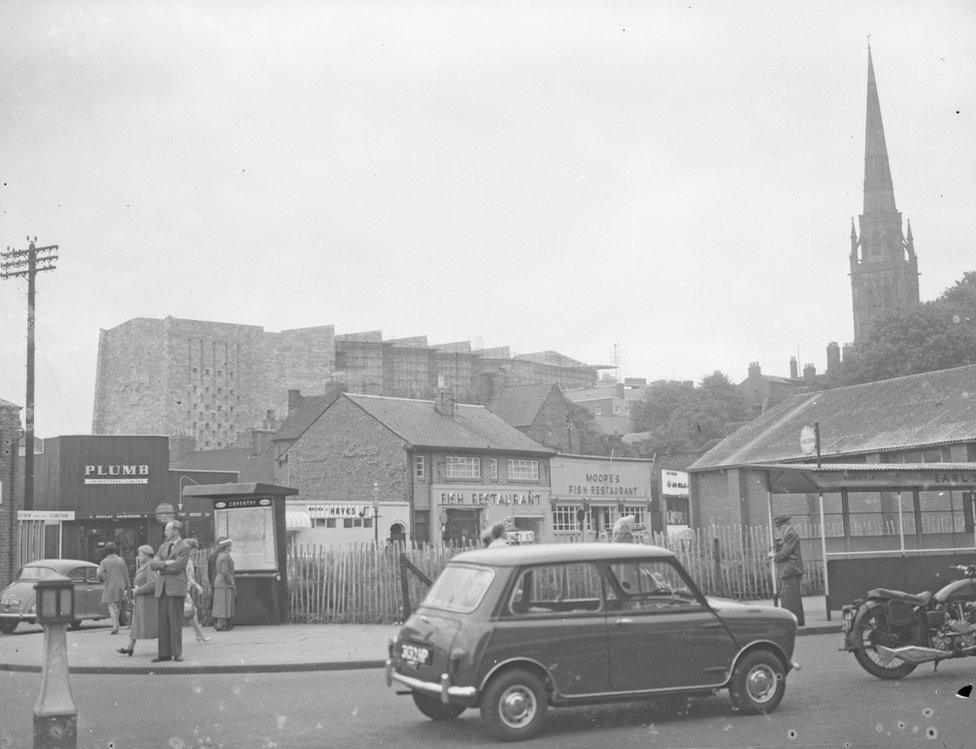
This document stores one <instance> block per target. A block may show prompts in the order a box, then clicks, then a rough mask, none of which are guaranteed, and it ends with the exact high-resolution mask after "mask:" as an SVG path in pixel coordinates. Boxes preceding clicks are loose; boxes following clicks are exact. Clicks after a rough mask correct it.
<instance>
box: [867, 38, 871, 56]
mask: <svg viewBox="0 0 976 749" xmlns="http://www.w3.org/2000/svg"><path fill="white" fill-rule="evenodd" d="M870 51H871V35H870V34H868V52H870Z"/></svg>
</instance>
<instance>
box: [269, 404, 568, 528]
mask: <svg viewBox="0 0 976 749" xmlns="http://www.w3.org/2000/svg"><path fill="white" fill-rule="evenodd" d="M299 408H301V405H300V404H299ZM317 410H319V409H318V406H316V408H315V409H312V411H311V412H310V413H307V414H305V416H303V417H301V418H299V417H298V416H297V415H296V416H295V419H294V420H293V422H292V427H294V429H292V428H291V427H288V428H287V429H285V427H286V426H287V425H288V420H287V419H286V421H285V423H283V425H282V429H279V433H278V435H276V444H279V445H280V446H281V449H280V451H279V452H278V453H277V457H276V460H275V473H276V476H275V481H276V483H279V484H281V485H284V486H291V487H294V488H296V489H298V491H299V494H298V496H297V497H296V498H295V499H293V500H290V501H289V505H290V510H291V512H292V518H293V519H294V520H295V521H296V522H297V521H298V520H299V519H300V518H301V513H304V514H305V515H306V516H307V523H308V525H310V526H311V527H308V528H305V529H302V530H301V531H300V536H299V538H298V539H297V541H298V542H299V543H317V544H327V543H341V542H349V541H373V540H375V539H394V540H399V539H401V538H404V537H406V538H407V539H408V540H412V541H419V542H431V543H471V542H474V543H477V542H478V540H479V539H480V537H481V535H482V534H483V533H484V532H485V531H486V530H487V529H488V528H490V527H491V526H492V525H493V524H494V523H497V522H502V521H505V522H508V523H509V525H510V526H511V527H513V528H515V529H517V530H526V531H532V532H533V534H534V535H535V536H536V537H538V538H544V537H545V535H546V533H547V532H548V529H549V528H551V517H552V512H551V507H550V502H549V497H550V490H549V485H550V478H549V458H550V456H552V455H553V454H554V452H555V451H554V450H552V449H550V448H548V447H545V446H543V445H541V444H539V443H538V442H536V441H534V440H532V439H531V438H530V437H528V436H526V435H525V434H523V433H522V432H520V431H519V430H518V429H516V428H514V427H512V426H510V425H509V424H506V423H505V421H503V420H502V419H501V418H499V417H498V416H497V415H496V414H494V413H492V412H491V411H490V410H489V409H487V408H486V407H484V406H475V405H468V404H462V403H455V402H454V395H453V391H452V390H450V389H448V388H440V389H438V392H437V397H436V398H435V400H433V401H430V400H414V399H408V398H390V397H385V396H375V395H361V394H353V393H343V394H341V395H339V396H337V397H336V398H335V399H334V400H332V401H331V403H329V404H328V405H327V406H326V407H325V408H324V409H321V411H320V412H319V413H318V414H317V415H316V414H315V413H314V411H317ZM279 438H281V439H279ZM285 438H287V439H285ZM286 443H287V444H286ZM377 515H378V519H375V520H374V518H376V516H377Z"/></svg>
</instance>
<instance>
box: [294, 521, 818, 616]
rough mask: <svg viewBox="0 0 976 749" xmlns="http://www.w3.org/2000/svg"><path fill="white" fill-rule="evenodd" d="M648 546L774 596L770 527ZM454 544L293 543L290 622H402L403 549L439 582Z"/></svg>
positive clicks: (421, 588) (710, 531)
mask: <svg viewBox="0 0 976 749" xmlns="http://www.w3.org/2000/svg"><path fill="white" fill-rule="evenodd" d="M644 542H645V543H651V544H655V545H658V546H664V547H666V548H668V549H671V550H672V551H674V552H675V554H676V556H677V557H678V559H679V560H680V561H681V563H682V565H684V567H685V568H686V569H687V570H688V572H689V574H690V575H691V576H692V578H694V580H695V581H696V582H697V583H698V585H699V587H701V589H702V590H703V592H704V593H705V594H707V595H713V596H720V597H723V598H734V599H739V600H761V599H771V598H772V595H773V586H772V573H771V568H770V564H769V560H768V559H767V558H766V553H767V552H768V551H769V549H770V543H769V530H768V528H767V527H765V526H741V525H728V526H709V527H706V528H699V529H695V530H691V531H686V532H685V534H684V536H683V537H682V538H668V537H667V536H665V535H663V534H660V535H659V534H654V535H652V536H650V537H647V538H646V539H644ZM464 550H465V549H463V548H460V547H452V546H420V547H415V546H410V545H406V546H405V545H403V544H389V545H385V546H380V547H377V546H374V545H373V544H356V545H346V546H341V547H336V546H330V547H323V546H305V545H302V546H299V545H293V546H291V547H290V548H289V551H288V597H289V619H290V621H291V622H293V623H326V622H343V623H360V624H364V623H374V624H379V623H391V622H396V621H398V620H399V619H400V617H401V615H402V611H403V605H404V600H403V593H402V588H401V584H402V581H401V578H400V561H399V560H400V554H401V553H403V554H405V555H406V558H407V559H408V560H409V561H410V563H411V564H412V565H413V566H414V567H416V568H417V569H418V570H420V571H421V572H422V573H423V574H424V575H426V576H427V577H428V578H430V579H431V580H433V579H435V578H436V577H437V575H438V574H440V572H441V570H442V569H444V567H445V565H446V564H447V562H448V561H449V560H450V559H451V557H453V556H454V555H455V554H457V553H459V552H460V551H464ZM405 584H406V587H407V589H408V595H409V598H410V603H411V605H412V606H413V607H416V605H417V604H418V603H419V602H420V601H421V600H423V597H424V596H425V595H426V593H427V586H426V585H424V584H423V583H422V582H421V581H420V580H419V579H418V578H417V577H416V575H414V574H411V573H407V575H406V578H405ZM822 592H823V569H822V566H821V565H820V564H819V563H818V560H814V559H810V560H807V562H806V574H805V575H804V577H803V594H804V595H814V594H819V593H822Z"/></svg>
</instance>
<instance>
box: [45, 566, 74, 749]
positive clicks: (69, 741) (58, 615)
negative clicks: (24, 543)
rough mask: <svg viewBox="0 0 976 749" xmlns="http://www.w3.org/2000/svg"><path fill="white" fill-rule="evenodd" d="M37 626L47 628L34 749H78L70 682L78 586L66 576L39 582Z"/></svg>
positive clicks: (53, 576)
mask: <svg viewBox="0 0 976 749" xmlns="http://www.w3.org/2000/svg"><path fill="white" fill-rule="evenodd" d="M35 591H36V596H37V622H38V623H39V624H42V625H43V626H44V665H43V670H42V674H41V693H40V694H39V695H38V697H37V702H36V703H35V704H34V749H75V747H77V746H78V710H77V708H76V707H75V703H74V700H73V699H72V697H71V684H70V682H69V681H68V638H67V632H66V629H67V626H68V623H69V622H71V621H72V620H73V619H74V614H75V605H74V604H75V601H74V584H73V582H72V581H71V579H69V578H67V577H65V576H64V575H52V576H51V577H49V578H46V579H44V580H40V581H38V583H37V585H36V586H35Z"/></svg>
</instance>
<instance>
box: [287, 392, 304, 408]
mask: <svg viewBox="0 0 976 749" xmlns="http://www.w3.org/2000/svg"><path fill="white" fill-rule="evenodd" d="M301 402H302V391H301V390H289V391H288V413H291V412H292V411H294V410H295V409H296V408H298V404H299V403H301Z"/></svg>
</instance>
